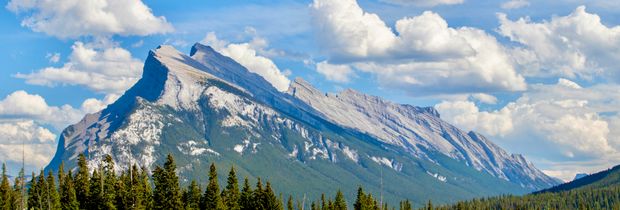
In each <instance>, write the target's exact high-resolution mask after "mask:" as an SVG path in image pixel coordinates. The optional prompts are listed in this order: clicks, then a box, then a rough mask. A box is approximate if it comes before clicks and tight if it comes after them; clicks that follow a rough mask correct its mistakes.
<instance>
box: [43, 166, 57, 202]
mask: <svg viewBox="0 0 620 210" xmlns="http://www.w3.org/2000/svg"><path fill="white" fill-rule="evenodd" d="M46 182H47V189H46V190H45V191H46V196H45V197H46V198H47V206H48V209H60V196H59V195H58V189H57V188H56V181H55V180H54V174H53V173H52V172H51V171H50V172H49V173H48V174H47V180H46Z"/></svg>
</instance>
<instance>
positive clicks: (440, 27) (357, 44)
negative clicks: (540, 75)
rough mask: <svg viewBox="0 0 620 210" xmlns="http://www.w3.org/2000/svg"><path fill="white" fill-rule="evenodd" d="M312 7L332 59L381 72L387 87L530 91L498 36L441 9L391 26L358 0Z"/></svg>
mask: <svg viewBox="0 0 620 210" xmlns="http://www.w3.org/2000/svg"><path fill="white" fill-rule="evenodd" d="M311 8H312V12H311V13H312V17H313V22H314V24H315V26H316V29H317V35H318V38H319V43H320V44H321V47H322V49H323V50H324V51H325V52H326V53H327V54H328V55H329V62H330V63H337V64H349V65H353V66H354V67H355V68H356V69H359V70H361V71H366V72H370V73H372V74H376V75H377V78H378V79H379V80H380V81H381V82H382V83H383V84H384V85H386V86H393V87H395V88H399V89H406V90H410V91H411V92H415V93H418V94H419V93H421V92H424V93H425V94H431V93H460V92H485V91H489V90H507V91H515V90H524V89H526V83H525V80H524V78H523V77H522V76H521V75H519V74H518V73H517V72H516V71H515V68H514V67H513V64H512V60H511V58H510V57H509V54H508V51H507V49H505V48H504V47H503V46H502V45H501V44H499V43H498V41H497V40H496V39H495V37H493V36H491V35H489V34H487V33H486V32H484V31H482V30H479V29H476V28H470V27H461V28H452V27H449V26H448V23H447V22H446V21H445V20H444V19H443V18H442V17H441V16H439V15H438V14H437V13H433V12H430V11H426V12H424V13H422V14H421V15H419V16H415V17H406V18H402V19H400V20H398V21H396V24H395V30H392V28H390V27H388V26H387V25H386V24H385V22H383V21H382V20H381V18H380V17H379V16H377V15H376V14H372V13H367V12H365V11H363V10H362V8H361V7H360V6H359V5H358V4H357V2H356V1H355V0H342V1H330V0H315V1H314V3H313V4H312V5H311Z"/></svg>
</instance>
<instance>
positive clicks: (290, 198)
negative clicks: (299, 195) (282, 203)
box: [286, 195, 293, 210]
mask: <svg viewBox="0 0 620 210" xmlns="http://www.w3.org/2000/svg"><path fill="white" fill-rule="evenodd" d="M286 210H293V196H292V195H289V196H288V201H287V202H286Z"/></svg>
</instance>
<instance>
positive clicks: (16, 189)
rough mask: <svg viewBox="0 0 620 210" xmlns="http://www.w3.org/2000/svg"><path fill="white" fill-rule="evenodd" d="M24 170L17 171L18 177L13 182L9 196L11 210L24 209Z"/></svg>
mask: <svg viewBox="0 0 620 210" xmlns="http://www.w3.org/2000/svg"><path fill="white" fill-rule="evenodd" d="M24 178H25V177H24V169H23V168H22V169H21V170H20V171H19V175H18V176H17V177H15V182H14V184H13V193H12V195H11V209H25V208H26V203H25V200H24V198H25V197H24V194H23V193H24V184H25V181H26V180H25V179H24Z"/></svg>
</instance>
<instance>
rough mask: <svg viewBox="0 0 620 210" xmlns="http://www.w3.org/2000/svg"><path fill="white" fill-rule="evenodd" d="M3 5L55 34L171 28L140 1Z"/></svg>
mask: <svg viewBox="0 0 620 210" xmlns="http://www.w3.org/2000/svg"><path fill="white" fill-rule="evenodd" d="M6 8H7V9H9V10H10V11H12V12H14V13H17V14H21V15H22V16H23V20H22V23H21V24H22V25H23V26H25V27H28V28H30V29H32V30H33V31H36V32H43V33H45V34H48V35H51V36H55V37H59V38H77V37H80V36H110V35H140V36H144V35H150V34H157V33H167V32H171V31H173V27H172V25H171V24H170V23H168V22H167V21H166V19H165V18H164V17H161V16H159V17H158V16H155V15H153V13H152V11H151V9H150V8H149V7H148V6H146V5H145V4H144V3H143V2H142V1H127V0H97V1H76V0H56V1H49V0H11V1H10V2H9V3H8V4H7V5H6Z"/></svg>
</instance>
